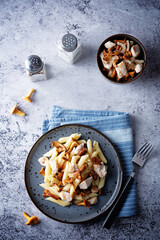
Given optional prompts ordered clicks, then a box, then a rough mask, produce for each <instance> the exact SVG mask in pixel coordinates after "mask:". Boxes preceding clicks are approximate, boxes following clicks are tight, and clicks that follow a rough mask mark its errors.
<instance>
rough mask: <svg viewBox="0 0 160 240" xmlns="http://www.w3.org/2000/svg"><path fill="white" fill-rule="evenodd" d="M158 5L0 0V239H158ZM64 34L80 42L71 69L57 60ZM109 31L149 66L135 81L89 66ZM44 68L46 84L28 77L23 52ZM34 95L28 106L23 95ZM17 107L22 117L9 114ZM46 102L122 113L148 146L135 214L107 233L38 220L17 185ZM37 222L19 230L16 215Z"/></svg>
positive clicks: (141, 0)
mask: <svg viewBox="0 0 160 240" xmlns="http://www.w3.org/2000/svg"><path fill="white" fill-rule="evenodd" d="M159 10H160V3H159V1H156V0H152V1H145V0H135V1H134V0H131V1H123V0H119V1H111V0H108V1H104V0H95V1H93V0H82V1H81V0H77V1H76V0H75V1H74V0H70V1H68V0H64V1H56V0H54V1H51V0H50V1H49V0H41V1H35V0H23V1H21V0H10V1H5V0H0V84H1V97H0V102H1V116H0V143H1V153H0V154H1V157H0V239H4V240H6V239H16V240H19V239H34V240H35V239H36V240H39V239H48V240H49V239H55V240H59V239H67V240H68V239H74V240H76V239H77V240H80V239H86V240H90V239H91V240H95V239H99V238H100V239H108V240H109V239H114V240H115V239H120V240H122V239H136V240H138V239H141V240H142V239H145V240H147V239H153V240H158V239H160V221H159V220H160V188H159V182H160V161H159V159H160V157H159V135H160V129H159V123H160V79H159V58H158V52H159V38H160V33H159V16H160V14H159V13H160V12H159ZM66 31H70V32H71V33H73V34H75V35H77V37H78V38H79V39H81V41H82V42H83V44H84V53H83V56H82V57H81V59H80V60H79V61H78V62H77V63H76V64H75V65H73V66H70V65H68V64H67V63H65V62H64V61H63V60H61V59H60V58H59V57H58V56H57V44H58V41H59V40H60V39H61V36H62V35H63V34H64V33H66ZM116 33H128V34H131V35H133V36H135V37H137V38H138V39H139V40H140V41H142V43H143V44H144V46H145V48H146V50H147V54H148V64H147V67H146V70H145V72H144V73H143V75H142V76H141V77H140V78H139V79H137V80H136V81H135V82H133V83H131V84H127V85H123V86H119V85H118V86H117V85H114V84H111V83H109V82H107V81H106V80H105V79H104V78H103V77H102V76H101V74H100V72H99V71H98V69H97V66H96V51H97V48H98V46H99V45H100V43H101V42H102V41H103V40H104V39H105V38H106V37H108V36H110V35H112V34H116ZM32 53H33V54H37V55H40V56H41V57H42V58H43V59H45V62H46V64H47V65H46V68H47V77H48V80H47V81H46V82H37V83H32V82H30V80H29V79H27V77H26V74H25V69H24V60H25V58H26V57H27V56H28V55H30V54H32ZM31 87H33V88H35V89H36V93H35V94H34V97H33V98H34V101H33V103H32V104H29V103H27V102H24V101H23V100H22V98H21V97H22V96H23V95H25V94H26V93H27V92H28V90H29V89H30V88H31ZM15 103H17V104H18V106H19V107H21V108H22V109H23V110H24V111H25V112H26V113H27V116H26V117H24V118H22V117H18V116H10V115H9V111H10V109H11V107H12V106H13V105H14V104H15ZM53 104H56V105H59V106H61V107H65V108H73V109H102V110H115V111H126V112H129V113H130V114H131V115H132V121H133V131H134V139H135V147H136V149H137V148H138V147H140V145H141V144H142V143H144V142H145V141H146V140H149V141H151V142H152V143H154V144H155V151H154V153H153V154H152V158H151V159H150V161H148V162H147V164H146V166H145V168H144V169H143V170H142V171H141V172H140V173H138V176H137V198H138V215H137V216H136V217H132V218H127V219H117V220H116V221H115V223H114V224H113V227H112V229H111V230H105V229H103V228H102V220H99V221H95V222H90V223H86V224H80V225H78V224H77V225H65V224H62V223H58V222H56V221H53V220H51V219H48V218H47V217H46V216H44V215H42V214H41V213H40V212H39V210H38V209H36V207H35V206H34V205H33V204H32V202H31V201H30V199H29V197H28V195H27V192H26V190H25V186H24V180H23V175H24V165H25V159H26V156H27V154H28V151H29V150H30V148H31V146H32V145H33V143H34V142H35V141H36V140H37V139H38V137H39V136H40V135H41V122H42V120H43V119H45V118H47V117H49V115H50V111H51V107H52V105H53ZM24 210H26V211H27V212H28V213H30V214H35V215H37V216H38V217H39V218H40V220H41V223H40V224H39V225H36V226H34V227H30V226H25V219H24V218H23V216H22V212H23V211H24Z"/></svg>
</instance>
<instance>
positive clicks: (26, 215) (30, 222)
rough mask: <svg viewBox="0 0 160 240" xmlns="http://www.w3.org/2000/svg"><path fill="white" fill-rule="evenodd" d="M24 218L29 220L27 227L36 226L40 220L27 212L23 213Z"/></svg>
mask: <svg viewBox="0 0 160 240" xmlns="http://www.w3.org/2000/svg"><path fill="white" fill-rule="evenodd" d="M23 216H24V217H25V218H26V219H27V220H28V222H26V225H35V224H37V223H38V222H39V219H38V217H36V216H33V217H30V216H28V214H27V213H25V212H24V213H23Z"/></svg>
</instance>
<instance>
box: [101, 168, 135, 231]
mask: <svg viewBox="0 0 160 240" xmlns="http://www.w3.org/2000/svg"><path fill="white" fill-rule="evenodd" d="M134 175H135V172H132V173H131V175H130V176H129V178H128V180H127V182H126V183H125V185H124V187H123V188H122V190H121V193H120V195H119V196H118V198H117V200H116V202H115V203H114V204H113V205H112V207H111V209H110V211H109V212H108V214H107V217H106V219H105V220H104V223H103V227H104V228H106V229H110V228H111V226H112V223H113V220H114V218H115V217H116V216H117V215H118V213H119V212H120V210H121V207H122V204H123V203H124V198H125V196H126V192H127V189H128V187H129V185H130V184H131V182H132V180H133V178H134Z"/></svg>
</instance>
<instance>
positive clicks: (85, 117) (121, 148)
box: [42, 106, 137, 217]
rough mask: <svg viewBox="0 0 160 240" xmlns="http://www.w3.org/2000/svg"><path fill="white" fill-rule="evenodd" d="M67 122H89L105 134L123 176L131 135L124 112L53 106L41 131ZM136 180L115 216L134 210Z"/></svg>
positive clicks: (126, 171)
mask: <svg viewBox="0 0 160 240" xmlns="http://www.w3.org/2000/svg"><path fill="white" fill-rule="evenodd" d="M69 123H79V124H84V125H88V126H91V127H93V128H95V129H97V130H99V131H101V132H102V133H103V134H105V135H106V136H107V137H108V138H109V139H110V140H111V142H112V143H113V145H114V146H115V147H116V149H117V151H118V153H119V155H120V158H121V160H122V165H123V170H124V178H127V177H128V176H129V175H130V173H131V171H132V162H131V159H132V156H133V137H132V128H131V121H130V116H129V114H127V113H124V112H112V111H83V110H69V109H63V108H60V107H58V106H53V108H52V114H51V119H50V120H44V121H43V126H42V133H43V134H44V133H45V132H47V131H48V130H50V129H52V128H54V127H56V126H60V125H63V124H69ZM136 208H137V206H136V183H135V181H134V183H133V185H132V187H131V189H130V192H129V194H128V196H127V199H126V201H125V203H124V205H123V207H122V209H121V212H120V213H119V217H129V216H133V215H135V214H136Z"/></svg>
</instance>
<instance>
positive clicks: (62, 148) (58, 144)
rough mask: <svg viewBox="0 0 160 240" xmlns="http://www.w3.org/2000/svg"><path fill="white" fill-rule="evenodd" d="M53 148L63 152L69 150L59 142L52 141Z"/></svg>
mask: <svg viewBox="0 0 160 240" xmlns="http://www.w3.org/2000/svg"><path fill="white" fill-rule="evenodd" d="M52 147H56V148H59V149H60V150H61V151H66V150H67V149H66V147H65V146H64V145H63V144H62V143H60V142H58V141H52Z"/></svg>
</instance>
